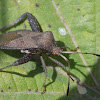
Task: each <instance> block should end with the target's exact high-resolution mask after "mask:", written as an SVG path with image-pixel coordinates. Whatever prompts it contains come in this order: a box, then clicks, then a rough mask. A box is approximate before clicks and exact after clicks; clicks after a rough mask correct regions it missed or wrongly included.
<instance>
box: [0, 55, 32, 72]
mask: <svg viewBox="0 0 100 100" xmlns="http://www.w3.org/2000/svg"><path fill="white" fill-rule="evenodd" d="M31 58H32V55H31V54H26V55H24V56H23V57H22V58H20V59H18V60H17V61H15V62H14V63H13V64H11V65H9V66H6V67H3V68H0V70H2V69H5V68H8V67H12V66H17V65H20V64H24V63H26V62H28V61H29V60H30V59H31Z"/></svg>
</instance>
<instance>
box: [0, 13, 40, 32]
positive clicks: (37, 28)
mask: <svg viewBox="0 0 100 100" xmlns="http://www.w3.org/2000/svg"><path fill="white" fill-rule="evenodd" d="M26 18H27V19H28V21H29V24H30V26H31V28H32V31H33V32H39V31H41V28H40V26H39V24H38V22H37V20H36V18H35V17H34V16H33V15H32V14H30V13H28V12H26V13H24V14H23V15H21V16H20V17H19V18H18V19H16V20H15V21H13V22H12V23H10V24H8V25H7V26H5V27H3V28H1V29H0V31H3V30H5V29H7V28H10V27H12V26H14V25H16V24H18V23H19V22H21V21H22V20H25V19H26Z"/></svg>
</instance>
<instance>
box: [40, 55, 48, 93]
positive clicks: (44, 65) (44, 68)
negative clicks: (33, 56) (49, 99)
mask: <svg viewBox="0 0 100 100" xmlns="http://www.w3.org/2000/svg"><path fill="white" fill-rule="evenodd" d="M40 59H41V63H42V66H43V70H44V72H45V80H44V83H43V92H42V94H43V93H45V91H46V89H45V83H46V79H47V69H46V64H45V61H44V59H43V57H42V56H40Z"/></svg>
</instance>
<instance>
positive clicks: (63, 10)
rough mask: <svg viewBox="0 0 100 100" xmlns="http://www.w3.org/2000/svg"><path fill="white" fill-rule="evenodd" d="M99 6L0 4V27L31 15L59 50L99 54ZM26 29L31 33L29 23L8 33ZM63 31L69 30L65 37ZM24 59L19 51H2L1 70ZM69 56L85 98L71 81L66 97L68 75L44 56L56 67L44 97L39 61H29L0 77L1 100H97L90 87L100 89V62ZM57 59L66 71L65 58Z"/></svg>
mask: <svg viewBox="0 0 100 100" xmlns="http://www.w3.org/2000/svg"><path fill="white" fill-rule="evenodd" d="M99 3H100V0H0V28H2V27H4V26H6V25H8V24H9V23H11V22H12V21H14V20H15V19H17V18H18V17H20V16H21V15H22V14H24V13H25V12H29V13H32V14H33V15H34V16H35V17H36V19H37V20H38V22H39V23H40V25H41V27H42V29H43V31H52V32H53V35H54V37H55V40H56V41H57V45H58V46H64V45H65V46H68V47H70V48H72V49H74V48H75V47H77V46H78V47H79V49H80V50H81V51H82V52H90V53H97V54H100V42H99V41H100V29H99V24H100V23H99V22H100V20H99V19H100V18H99V9H100V7H99ZM25 26H26V29H27V30H31V28H30V26H29V23H28V21H27V20H25V21H24V23H21V24H18V25H17V26H15V27H12V28H10V29H8V30H6V31H4V32H9V31H14V30H18V29H25ZM60 29H63V31H64V29H65V30H66V33H65V35H62V33H60V32H59V30H60ZM4 32H1V34H3V33H4ZM65 55H66V54H65ZM22 56H23V54H21V53H20V52H19V51H9V50H0V68H2V67H5V66H7V65H10V64H12V63H13V62H14V61H15V60H17V59H19V58H20V57H22ZM53 57H54V56H53ZM66 57H67V58H68V59H69V61H70V64H71V74H72V75H73V76H75V77H77V78H79V79H80V80H81V82H84V83H86V84H87V85H88V86H87V87H86V89H87V93H86V94H85V95H84V96H83V95H81V94H79V92H78V89H77V85H76V82H73V81H71V83H70V92H69V96H68V97H67V96H65V94H66V91H67V84H68V77H67V75H66V73H65V71H64V70H62V68H60V67H59V66H57V65H56V64H54V63H53V62H52V61H51V60H48V58H47V57H46V56H44V58H45V61H46V64H47V65H49V64H50V65H52V66H48V67H47V71H48V77H47V81H46V93H45V94H43V95H42V94H41V92H42V90H43V88H42V85H43V82H44V79H45V73H44V72H43V69H42V66H41V62H39V61H30V62H28V63H26V64H23V65H19V66H13V67H11V68H7V69H4V70H3V71H1V72H0V91H1V93H0V100H66V99H67V100H69V99H70V100H71V99H72V100H73V99H74V100H80V99H81V100H88V99H93V98H94V99H99V98H100V93H96V92H94V91H93V90H91V89H90V88H89V86H90V87H91V88H93V89H95V88H96V84H98V85H100V77H99V76H100V67H99V66H100V58H98V57H95V56H92V55H78V54H70V55H66ZM37 58H38V59H39V57H37ZM54 58H55V59H58V60H60V61H61V62H62V63H63V64H64V65H65V66H66V68H67V69H68V66H67V63H66V62H65V61H64V60H63V59H62V58H60V57H54ZM86 65H88V66H89V68H87V67H86ZM89 70H90V71H89ZM93 75H94V76H93ZM94 81H95V82H94ZM95 83H96V84H95ZM96 91H98V90H96Z"/></svg>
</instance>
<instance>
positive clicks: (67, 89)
mask: <svg viewBox="0 0 100 100" xmlns="http://www.w3.org/2000/svg"><path fill="white" fill-rule="evenodd" d="M60 56H61V57H62V58H63V59H64V60H65V61H66V62H67V63H68V68H69V74H70V63H69V60H68V59H67V58H66V57H65V56H64V55H62V54H60ZM69 85H70V77H68V88H67V96H68V93H69Z"/></svg>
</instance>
